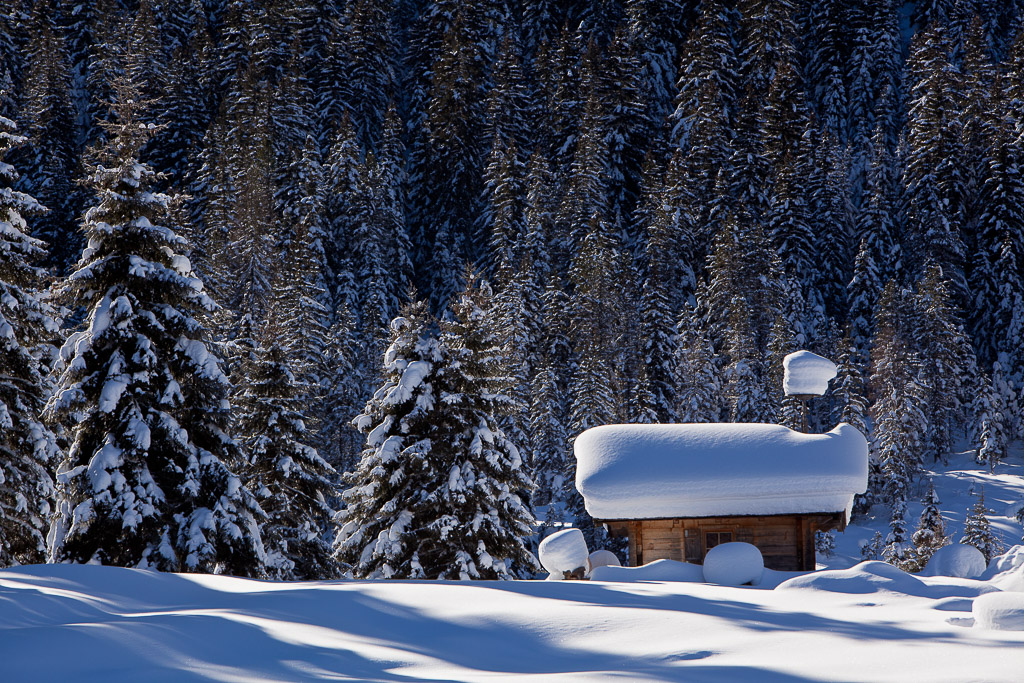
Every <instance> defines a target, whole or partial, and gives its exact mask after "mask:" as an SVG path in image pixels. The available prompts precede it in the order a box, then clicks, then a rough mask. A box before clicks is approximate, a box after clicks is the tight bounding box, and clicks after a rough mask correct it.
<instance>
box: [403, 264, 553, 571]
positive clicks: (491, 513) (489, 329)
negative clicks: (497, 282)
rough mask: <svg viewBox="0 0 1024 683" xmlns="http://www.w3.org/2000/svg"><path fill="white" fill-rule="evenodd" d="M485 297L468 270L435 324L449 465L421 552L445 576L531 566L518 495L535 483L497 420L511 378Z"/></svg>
mask: <svg viewBox="0 0 1024 683" xmlns="http://www.w3.org/2000/svg"><path fill="white" fill-rule="evenodd" d="M490 299H491V293H490V289H489V288H488V286H487V285H486V283H480V282H479V281H478V280H477V279H476V277H475V276H474V275H473V274H472V273H468V274H467V277H466V290H465V291H464V292H463V293H462V294H461V295H460V296H459V297H458V298H457V299H456V301H455V303H454V304H453V305H452V313H453V314H454V315H453V318H452V319H450V320H443V321H441V323H440V326H441V344H442V347H443V348H444V349H445V352H446V355H447V357H448V359H449V361H448V362H447V363H445V364H444V365H442V366H441V367H440V368H439V369H438V373H437V374H438V382H437V384H436V386H437V387H438V388H440V390H441V391H440V394H439V399H440V404H441V406H443V408H442V413H441V415H439V416H438V417H440V418H441V425H442V427H443V428H444V431H446V432H447V435H444V436H443V437H442V438H441V439H439V440H437V441H436V442H435V444H434V449H435V451H437V450H440V454H441V455H442V457H443V459H444V461H445V462H446V464H447V465H448V471H447V472H445V475H446V476H445V481H444V485H443V486H441V487H440V488H438V491H437V494H436V496H435V500H436V503H437V504H438V505H439V506H440V508H441V510H442V511H443V513H444V514H442V516H441V517H440V518H439V519H438V520H437V521H436V522H434V523H433V524H431V530H432V531H434V533H436V534H438V536H439V537H438V539H437V540H436V541H434V543H433V544H432V545H433V546H434V547H431V548H425V549H424V550H423V551H422V552H421V558H422V561H424V562H427V563H430V564H433V565H435V566H436V567H437V568H438V570H439V571H440V574H439V576H444V577H447V578H460V579H467V578H473V579H475V578H489V579H497V578H512V577H513V576H516V575H524V574H526V575H528V574H531V573H532V572H533V571H534V570H535V569H536V566H537V562H536V559H535V558H534V557H533V555H532V554H531V553H530V551H529V550H528V549H527V546H526V538H527V537H528V536H530V535H531V534H532V533H533V532H532V529H531V524H532V523H533V515H532V514H531V513H530V510H529V508H528V507H527V506H526V505H525V503H524V502H523V500H522V498H521V496H523V495H528V494H529V493H530V492H531V491H532V490H533V487H534V485H533V482H532V481H531V480H530V478H529V476H528V475H527V473H526V467H525V465H524V463H523V461H522V458H521V456H520V454H519V449H518V448H517V447H516V445H515V444H513V443H512V442H511V441H510V440H509V439H508V438H507V437H506V436H505V434H504V433H503V432H502V430H501V429H500V427H499V426H498V420H497V418H499V417H501V416H505V415H508V414H510V413H512V412H513V411H515V410H517V409H518V406H517V404H516V400H515V399H513V398H512V397H511V396H509V395H508V394H507V393H506V392H507V391H508V389H509V387H510V386H512V382H513V378H512V377H511V376H509V372H508V367H507V366H508V363H507V361H506V360H505V356H504V354H505V353H506V351H505V349H504V346H503V344H502V343H501V341H500V338H499V336H498V334H497V332H496V330H495V328H494V325H493V324H492V323H491V322H490V321H489V320H488V319H487V312H488V311H489V310H490V309H491V306H492V304H491V301H490ZM442 434H443V432H442ZM446 451H447V452H446ZM434 558H436V559H434Z"/></svg>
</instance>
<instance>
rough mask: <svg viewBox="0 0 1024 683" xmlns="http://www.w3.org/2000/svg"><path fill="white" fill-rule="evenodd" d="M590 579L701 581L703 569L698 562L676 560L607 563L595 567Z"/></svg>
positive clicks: (628, 581)
mask: <svg viewBox="0 0 1024 683" xmlns="http://www.w3.org/2000/svg"><path fill="white" fill-rule="evenodd" d="M590 580H591V581H616V582H619V583H634V582H636V581H683V582H687V583H703V582H704V569H703V568H702V567H701V566H700V565H699V564H690V563H689V562H677V561H675V560H655V561H654V562H651V563H650V564H645V565H644V566H642V567H616V566H612V565H607V566H604V567H595V568H594V571H593V572H591V574H590Z"/></svg>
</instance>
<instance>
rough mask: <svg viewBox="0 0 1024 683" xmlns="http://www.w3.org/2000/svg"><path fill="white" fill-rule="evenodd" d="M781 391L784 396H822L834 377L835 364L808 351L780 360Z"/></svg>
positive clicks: (798, 352)
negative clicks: (781, 369) (781, 372)
mask: <svg viewBox="0 0 1024 683" xmlns="http://www.w3.org/2000/svg"><path fill="white" fill-rule="evenodd" d="M782 368H783V371H784V374H783V378H782V390H783V391H784V392H786V396H807V395H814V396H822V395H824V393H825V392H826V391H828V383H829V382H831V381H832V379H833V378H834V377H835V376H836V373H837V372H838V369H837V368H836V364H835V363H833V362H832V361H830V360H829V359H828V358H822V357H821V356H819V355H818V354H816V353H811V352H810V351H797V352H795V353H791V354H789V355H788V356H786V357H785V358H783V359H782Z"/></svg>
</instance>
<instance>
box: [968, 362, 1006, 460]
mask: <svg viewBox="0 0 1024 683" xmlns="http://www.w3.org/2000/svg"><path fill="white" fill-rule="evenodd" d="M996 365H998V363H997V364H996ZM1003 410H1004V406H1003V397H1002V396H1001V395H1000V392H999V391H998V390H997V389H996V385H995V383H994V382H993V381H991V380H990V379H989V378H987V377H983V378H982V380H981V388H980V391H979V392H978V395H977V396H976V397H975V399H974V406H973V413H974V415H975V426H974V434H975V442H976V444H977V453H976V455H975V460H976V462H977V463H978V464H979V465H984V464H987V465H988V471H989V472H995V470H996V465H997V464H998V463H999V462H1001V461H1002V460H1003V459H1005V458H1006V450H1007V441H1008V440H1009V439H1008V438H1007V430H1006V424H1005V421H1004V416H1003Z"/></svg>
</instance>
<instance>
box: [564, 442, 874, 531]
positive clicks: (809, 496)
mask: <svg viewBox="0 0 1024 683" xmlns="http://www.w3.org/2000/svg"><path fill="white" fill-rule="evenodd" d="M575 450H576V460H577V467H576V488H577V489H578V490H579V492H580V493H581V494H582V495H583V499H584V502H585V503H586V508H587V512H589V513H590V514H591V515H592V516H593V517H595V518H597V519H665V518H675V517H716V516H732V515H781V514H794V513H809V512H840V511H845V510H849V508H850V506H851V505H852V503H853V496H854V494H856V493H861V492H863V491H864V490H865V488H866V487H867V480H868V444H867V441H866V440H865V439H864V436H863V435H862V434H861V433H860V432H859V431H857V429H856V428H855V427H851V426H850V425H848V424H845V423H843V424H840V425H839V426H837V427H836V428H835V429H833V430H832V431H831V432H828V433H826V434H801V433H799V432H794V431H793V430H791V429H788V428H787V427H783V426H781V425H773V424H676V425H604V426H601V427H594V428H593V429H588V430H587V431H585V432H583V434H581V435H580V436H579V438H577V439H576V445H575Z"/></svg>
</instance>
